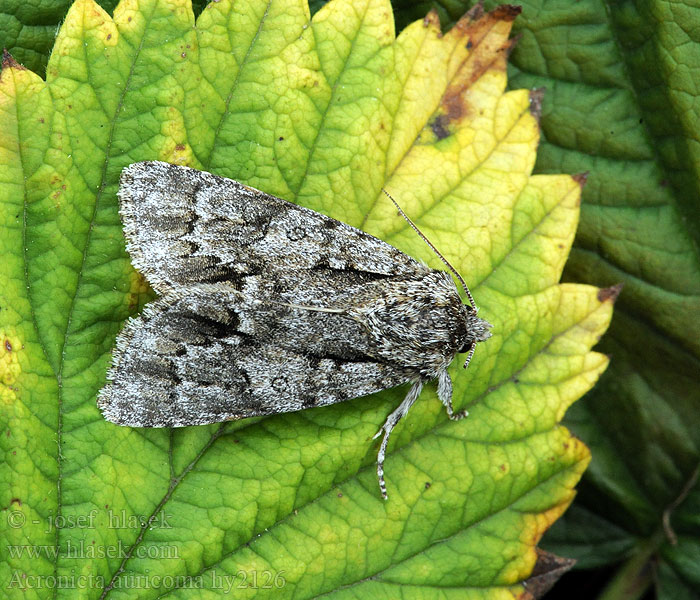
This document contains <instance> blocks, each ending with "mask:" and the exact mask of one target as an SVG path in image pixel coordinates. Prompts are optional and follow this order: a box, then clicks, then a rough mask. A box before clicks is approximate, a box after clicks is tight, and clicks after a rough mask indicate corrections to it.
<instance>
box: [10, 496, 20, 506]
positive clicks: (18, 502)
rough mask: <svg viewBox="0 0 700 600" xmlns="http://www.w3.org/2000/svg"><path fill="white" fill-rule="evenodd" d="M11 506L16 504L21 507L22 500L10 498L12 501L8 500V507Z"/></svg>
mask: <svg viewBox="0 0 700 600" xmlns="http://www.w3.org/2000/svg"><path fill="white" fill-rule="evenodd" d="M13 504H16V505H17V506H22V500H21V499H19V498H12V500H10V506H12V505H13Z"/></svg>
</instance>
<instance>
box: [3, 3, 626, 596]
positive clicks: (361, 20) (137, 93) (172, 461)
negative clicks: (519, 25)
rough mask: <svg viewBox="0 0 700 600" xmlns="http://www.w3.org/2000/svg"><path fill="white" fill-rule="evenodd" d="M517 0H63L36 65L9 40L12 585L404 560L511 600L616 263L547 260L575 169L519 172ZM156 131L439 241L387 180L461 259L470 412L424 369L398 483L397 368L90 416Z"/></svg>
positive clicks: (264, 578) (423, 573)
mask: <svg viewBox="0 0 700 600" xmlns="http://www.w3.org/2000/svg"><path fill="white" fill-rule="evenodd" d="M514 16H515V12H514V11H513V10H512V9H509V8H503V9H501V10H497V11H495V12H493V13H490V14H488V15H483V16H482V15H481V14H480V11H475V12H473V13H472V14H471V18H465V19H464V20H463V21H461V22H460V23H459V24H458V26H456V27H455V28H453V29H452V30H451V31H450V32H448V33H446V34H444V35H443V34H441V33H440V30H439V27H438V25H437V22H436V19H435V18H434V17H432V16H431V17H429V18H428V19H426V20H425V21H422V22H417V23H415V24H413V25H411V26H410V27H408V28H407V29H406V30H405V31H404V32H402V34H401V35H400V36H399V37H398V38H395V37H394V31H393V22H392V13H391V8H390V5H389V4H388V3H387V2H385V1H383V0H365V1H364V2H357V1H353V2H350V1H349V0H345V1H335V2H331V3H329V4H328V5H326V6H325V7H324V8H323V9H321V10H320V11H319V12H318V13H317V14H316V15H315V16H314V18H313V19H310V17H309V12H308V7H307V6H306V4H304V3H302V2H301V1H298V2H295V1H292V0H286V1H278V2H269V3H268V2H262V1H259V2H247V3H243V2H236V3H231V2H228V1H226V0H222V1H221V2H217V3H212V4H210V5H209V6H208V7H207V8H206V9H205V10H204V12H203V13H202V14H201V15H200V17H199V18H198V20H197V23H196V27H193V25H194V17H193V14H192V10H191V7H190V5H189V3H188V2H185V1H184V0H177V1H170V2H167V3H166V2H164V1H161V2H158V1H156V0H140V2H135V1H132V2H122V3H121V4H120V5H119V6H117V7H116V9H115V12H114V18H113V19H112V18H110V17H109V15H107V14H106V13H105V12H104V11H103V10H102V9H100V8H99V7H98V6H97V5H96V4H94V3H93V2H91V1H90V0H78V1H77V2H76V3H75V4H74V5H73V6H72V8H71V10H70V11H69V13H68V15H67V17H66V21H65V23H64V24H63V26H62V28H61V30H60V32H59V35H58V37H57V39H56V45H55V47H54V49H53V51H52V54H51V59H50V61H49V63H48V66H47V79H46V82H43V81H42V80H41V79H40V78H39V77H37V76H36V75H34V74H33V73H31V72H30V71H27V70H24V69H22V68H20V67H19V66H18V65H17V64H16V63H14V61H12V60H11V59H10V58H9V57H6V59H5V63H4V69H3V71H2V75H1V76H0V141H1V143H0V164H2V165H3V169H2V170H0V182H1V185H0V201H1V202H2V206H3V210H2V211H0V218H2V223H1V227H2V235H0V243H1V244H2V252H3V256H4V257H7V259H6V260H4V261H3V263H2V264H1V265H0V340H1V341H3V343H2V345H1V346H0V380H1V381H2V383H3V385H2V387H1V388H0V389H1V390H2V399H3V408H4V410H3V412H2V423H3V433H4V435H2V436H1V437H0V439H1V440H2V444H3V449H4V451H5V458H6V460H5V462H4V464H3V465H2V467H0V479H1V480H2V483H3V485H2V493H3V502H2V505H3V506H4V507H6V513H7V519H6V522H3V523H2V532H3V533H2V535H3V543H4V545H5V546H6V547H7V548H8V552H6V553H3V561H2V563H0V579H1V580H2V581H3V582H4V583H5V589H6V590H7V594H8V595H9V596H10V597H19V596H22V597H27V596H28V595H33V596H35V597H44V596H49V595H58V594H62V595H68V596H70V597H75V596H79V597H102V596H110V597H121V596H124V597H132V596H133V592H132V591H131V590H132V589H138V590H139V597H156V596H161V595H166V594H167V595H172V596H178V597H188V596H192V597H202V596H203V595H204V594H205V592H202V591H201V590H200V589H198V588H199V587H203V588H206V589H208V590H209V592H208V595H210V596H214V595H215V594H223V593H224V592H225V590H226V589H227V588H229V587H230V586H233V587H234V589H236V591H238V592H240V593H241V594H246V595H248V596H253V595H256V596H264V595H272V594H275V595H279V594H281V593H286V595H287V596H291V595H292V594H294V595H295V596H303V597H312V596H318V595H320V594H331V593H332V594H334V595H335V596H337V597H344V596H360V597H377V596H386V597H392V596H395V595H396V590H397V586H401V588H400V589H401V592H400V593H401V594H402V595H403V596H408V597H422V596H425V595H437V594H441V593H449V594H451V593H453V589H454V593H458V594H459V595H460V596H462V595H463V592H462V589H459V588H463V589H464V590H466V593H467V594H468V595H469V597H474V598H477V597H478V598H506V597H515V596H519V595H522V594H523V593H525V592H524V590H525V586H527V585H530V586H532V585H533V583H532V581H529V580H528V577H529V576H530V574H531V572H532V570H533V567H534V566H535V563H536V562H537V561H538V557H540V556H542V555H541V554H538V552H537V551H536V544H537V542H538V540H539V538H540V537H541V535H542V534H543V532H544V531H545V530H546V529H547V528H548V527H549V525H551V523H552V522H553V521H554V520H556V519H557V518H558V517H559V516H560V515H561V514H562V512H563V511H564V510H565V509H566V507H567V506H568V505H569V503H570V502H571V500H572V499H573V486H574V485H575V484H576V482H577V481H578V479H579V477H580V476H581V473H582V471H583V469H584V468H585V466H586V464H587V462H588V451H587V449H586V448H585V446H584V445H583V444H582V443H581V442H579V441H578V440H577V439H576V438H574V437H572V436H571V434H570V433H569V432H568V431H567V430H566V429H565V428H564V427H562V426H560V425H559V422H560V420H561V419H562V417H563V415H564V412H565V411H566V409H567V408H568V406H569V405H570V404H571V403H572V402H574V401H575V400H576V399H577V398H579V397H580V396H581V395H582V394H583V393H585V392H586V391H587V390H588V389H589V388H590V387H591V386H592V385H593V384H594V383H595V381H596V379H597V378H598V376H599V374H600V373H601V372H602V371H603V370H604V368H605V366H606V364H607V359H606V357H604V356H603V355H601V354H597V353H593V352H590V348H591V346H592V345H593V344H595V343H596V342H597V340H598V339H599V337H600V336H601V334H602V333H603V331H604V330H605V328H606V327H607V324H608V321H609V319H610V316H611V308H612V300H613V299H614V296H615V291H614V290H613V291H611V290H602V291H601V290H597V289H596V288H593V287H590V286H582V285H576V284H569V283H567V284H559V283H558V282H559V277H560V274H561V270H562V268H563V265H564V261H565V259H566V255H567V252H568V250H569V248H570V245H571V243H572V241H573V236H574V231H575V228H576V223H577V219H578V206H579V197H580V179H574V178H571V177H569V176H564V175H558V176H552V175H548V176H543V175H538V176H532V175H531V170H532V167H533V164H534V162H535V148H536V146H537V143H538V139H539V131H538V125H537V121H536V119H535V117H534V116H533V115H532V113H531V103H534V105H537V102H538V100H539V98H538V96H537V95H534V96H533V95H531V94H529V93H528V92H527V91H523V90H519V91H512V92H507V93H505V92H504V90H505V86H506V57H507V50H509V49H510V47H511V43H510V42H509V41H508V35H509V32H510V25H511V22H512V20H513V18H514ZM142 159H164V160H169V161H171V162H174V163H181V164H182V163H186V164H190V165H192V166H195V167H199V168H205V169H208V170H211V171H213V172H216V173H218V174H221V175H226V176H230V177H233V178H236V179H238V180H241V181H243V182H245V183H246V184H249V185H253V186H255V187H258V188H260V189H263V190H265V191H267V192H270V193H274V194H277V195H280V196H282V197H285V198H287V199H289V200H292V201H295V202H298V203H300V204H303V205H305V206H308V207H310V208H313V209H316V210H320V211H322V212H325V213H327V214H330V215H332V216H334V217H337V218H340V219H342V220H344V221H346V222H348V223H351V224H353V225H358V226H361V227H363V228H364V229H366V230H367V231H369V232H371V233H373V234H374V235H378V236H379V237H382V238H383V239H386V240H387V241H389V242H390V243H392V244H394V245H396V246H397V247H398V248H400V249H402V250H403V251H406V252H408V253H410V254H411V255H413V256H415V257H417V258H420V259H422V260H425V261H426V262H428V263H429V264H430V265H431V266H435V267H436V268H439V267H440V266H441V264H442V263H441V262H440V260H439V258H438V257H436V256H435V255H433V254H431V253H430V251H429V249H428V248H427V247H426V246H425V245H424V243H423V242H422V240H420V239H419V238H418V237H417V236H416V235H415V233H414V232H413V231H412V230H411V229H410V228H409V227H408V226H407V224H406V223H405V222H404V221H403V220H402V219H400V218H399V217H398V216H397V215H396V211H395V209H394V208H392V206H391V205H390V203H388V202H387V201H386V199H385V198H384V196H383V194H382V192H381V189H382V188H386V189H388V190H389V191H390V192H391V193H392V194H393V195H394V196H395V197H396V198H397V199H399V201H400V202H401V203H402V206H403V207H404V209H405V210H406V212H407V213H408V214H409V215H411V217H412V218H414V219H415V221H416V222H417V223H418V225H419V226H420V227H421V229H422V230H423V231H424V232H425V233H426V234H427V235H428V237H430V238H431V239H432V240H433V242H434V243H435V244H436V245H437V246H438V247H439V248H440V249H441V251H442V252H443V253H444V254H445V256H446V257H447V258H448V259H449V260H450V262H451V263H452V264H454V265H455V267H457V268H458V269H459V270H460V271H461V272H462V273H463V274H464V275H465V277H466V278H467V280H468V281H469V282H470V284H471V285H472V290H473V293H474V295H475V297H476V298H477V300H478V302H479V305H480V306H481V309H482V312H481V314H482V315H483V316H484V317H485V318H486V319H488V320H489V321H490V322H492V323H493V324H494V337H493V338H492V339H491V340H489V341H488V342H487V343H486V344H482V345H481V347H480V348H479V349H478V352H477V354H476V355H475V357H474V359H473V361H472V364H471V366H470V368H469V370H468V371H466V372H465V371H464V370H463V369H462V368H461V365H459V364H455V365H453V369H452V376H453V379H454V382H455V393H454V398H455V405H456V407H459V408H461V407H469V409H470V417H469V418H468V419H464V420H462V421H460V422H451V421H449V420H448V419H447V418H446V415H445V412H444V409H443V408H442V406H441V405H440V402H439V401H438V400H437V398H436V395H435V392H434V388H433V387H429V388H427V389H426V390H425V391H424V392H423V395H422V397H421V401H420V402H419V403H417V404H416V406H414V407H413V409H412V410H411V413H410V414H409V416H408V417H407V418H406V419H405V420H404V421H402V423H401V424H400V425H399V427H397V430H396V432H395V434H394V436H393V439H392V443H391V445H390V448H389V457H388V459H387V462H386V473H387V484H388V489H389V495H390V498H389V501H388V502H386V503H385V502H383V501H382V500H381V498H380V496H379V492H378V487H377V481H376V473H375V461H376V450H377V444H376V442H372V440H371V437H372V435H373V434H374V433H375V432H376V431H377V430H378V428H379V426H380V425H381V424H382V423H383V421H384V419H385V417H386V415H387V413H388V412H390V411H391V410H392V409H393V407H395V406H396V404H397V403H398V402H399V401H400V399H401V398H402V396H403V394H405V391H406V390H405V389H403V388H400V389H394V390H388V391H386V392H384V393H382V394H377V395H375V396H373V397H368V398H362V399H357V400H353V401H351V402H347V403H343V404H339V405H335V406H332V407H327V408H323V409H315V410H307V411H301V412H299V413H293V414H286V415H280V416H275V417H270V418H266V419H256V420H244V421H239V422H235V423H228V424H222V425H217V426H211V427H190V428H185V429H178V430H144V429H132V428H125V427H118V426H115V425H113V424H111V423H108V422H106V421H104V419H103V418H102V416H101V415H100V413H99V411H98V410H97V408H96V405H95V396H96V393H97V391H98V390H99V389H100V387H101V386H102V385H103V384H104V382H105V373H106V369H107V365H108V363H109V355H110V351H111V348H112V346H113V343H114V339H115V337H116V335H117V333H118V331H119V329H120V327H121V325H122V323H123V321H124V320H125V319H126V317H127V316H129V315H133V314H136V313H137V312H138V311H139V310H140V309H141V307H142V306H143V304H144V303H145V302H147V301H148V300H150V299H151V298H152V297H153V295H152V293H151V292H150V291H149V290H148V288H147V285H146V284H145V282H144V280H143V278H142V277H141V276H140V275H139V274H138V273H136V272H134V271H133V269H132V268H131V266H130V263H129V260H128V257H127V255H126V254H125V251H124V240H123V236H122V229H121V224H120V221H119V217H118V213H117V200H116V187H117V180H118V176H119V173H120V171H121V169H122V168H123V167H124V166H126V165H127V164H129V163H131V162H135V161H137V160H142ZM539 564H540V566H541V567H542V566H543V564H544V563H543V562H539ZM547 564H550V563H547ZM551 564H552V565H556V561H552V562H551ZM543 568H544V569H545V570H546V569H547V568H550V567H543ZM557 569H560V566H559V567H555V566H552V567H551V572H552V573H555V572H556V573H558V572H559V571H558V570H557ZM539 577H540V578H542V574H541V573H540V575H539ZM542 581H543V580H542V579H540V580H539V582H540V585H541V582H542ZM238 586H241V588H240V589H238ZM192 589H196V591H191V590H192ZM528 589H530V588H528ZM207 597H208V596H207Z"/></svg>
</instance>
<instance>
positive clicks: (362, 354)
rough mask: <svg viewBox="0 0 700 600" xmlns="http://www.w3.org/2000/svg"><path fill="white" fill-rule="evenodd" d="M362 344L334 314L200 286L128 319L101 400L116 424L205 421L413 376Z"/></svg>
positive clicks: (356, 330)
mask: <svg viewBox="0 0 700 600" xmlns="http://www.w3.org/2000/svg"><path fill="white" fill-rule="evenodd" d="M291 332H294V334H293V335H291V334H290V333H291ZM368 349H369V345H368V342H367V339H366V332H364V331H363V328H362V326H361V325H359V324H358V323H357V322H356V321H353V320H352V319H348V318H347V317H345V316H343V315H341V314H336V313H329V312H318V311H309V310H305V309H296V308H293V307H285V306H279V305H275V304H273V303H270V304H265V303H263V304H261V303H260V302H258V301H252V300H245V299H243V300H242V299H241V297H240V296H239V293H238V292H235V291H231V290H227V289H225V288H224V287H222V286H221V285H220V284H210V285H208V286H199V287H195V288H193V289H192V291H191V293H189V294H187V295H186V296H183V297H182V298H179V299H177V300H174V299H172V297H165V298H161V299H159V300H157V301H155V302H153V303H151V304H149V305H148V306H147V307H146V309H145V310H144V312H143V314H142V315H141V316H139V317H137V318H134V319H131V320H130V321H129V322H128V323H127V325H126V327H125V328H124V331H122V333H121V334H120V336H119V338H118V345H117V349H116V350H115V353H114V357H113V363H112V368H111V370H110V372H109V374H108V380H109V382H108V383H107V385H106V386H105V387H104V388H103V389H102V390H101V392H100V395H99V398H98V405H99V407H100V409H101V410H102V413H103V415H104V416H105V418H106V419H107V420H109V421H112V422H114V423H118V424H120V425H129V426H132V427H178V426H186V425H203V424H207V423H215V422H220V421H224V420H229V419H239V418H243V417H251V416H256V415H269V414H275V413H280V412H287V411H295V410H301V409H304V408H310V407H313V406H324V405H327V404H334V403H337V402H342V401H343V400H346V399H349V398H355V397H358V396H363V395H366V394H370V393H372V392H376V391H379V390H382V389H385V388H388V387H393V386H395V385H398V384H400V383H403V382H405V381H408V380H409V379H410V378H411V374H410V373H408V372H406V371H402V370H401V369H400V368H398V367H397V366H396V365H390V364H386V363H384V362H381V361H378V360H375V359H374V358H372V357H371V356H369V355H368V354H367V350H368Z"/></svg>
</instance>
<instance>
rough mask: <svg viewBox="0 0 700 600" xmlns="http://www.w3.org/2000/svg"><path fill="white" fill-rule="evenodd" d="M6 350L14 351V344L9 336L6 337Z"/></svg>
mask: <svg viewBox="0 0 700 600" xmlns="http://www.w3.org/2000/svg"><path fill="white" fill-rule="evenodd" d="M5 350H7V351H8V352H12V344H11V343H10V340H8V339H7V338H5Z"/></svg>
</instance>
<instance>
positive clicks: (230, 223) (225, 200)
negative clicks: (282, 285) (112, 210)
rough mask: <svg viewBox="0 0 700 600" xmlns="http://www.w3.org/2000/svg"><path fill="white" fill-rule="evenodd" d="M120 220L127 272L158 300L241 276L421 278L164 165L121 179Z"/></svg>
mask: <svg viewBox="0 0 700 600" xmlns="http://www.w3.org/2000/svg"><path fill="white" fill-rule="evenodd" d="M119 198H120V213H121V216H122V220H123V222H124V231H125V234H126V238H127V250H128V251H129V254H130V255H131V258H132V261H133V264H134V266H135V267H136V268H137V269H138V270H139V271H141V272H142V273H143V274H144V275H145V276H146V277H147V279H148V281H149V282H150V283H151V285H152V286H153V288H154V289H155V290H156V291H158V292H161V293H164V292H166V291H168V290H172V289H174V288H177V287H183V286H188V285H191V284H201V283H212V282H216V281H229V282H232V283H234V284H235V282H236V281H237V279H238V278H239V277H240V276H241V275H244V274H247V273H266V274H268V276H270V277H271V278H274V277H275V276H276V274H277V273H280V272H291V271H301V270H309V269H333V270H353V271H361V272H367V273H371V274H376V275H379V276H391V275H410V274H414V273H416V272H422V271H424V270H425V269H426V268H425V267H424V266H423V265H421V264H420V263H418V262H417V261H415V260H414V259H412V258H411V257H409V256H407V255H406V254H404V253H402V252H400V251H399V250H397V249H396V248H394V247H392V246H390V245H389V244H387V243H385V242H383V241H381V240H379V239H377V238H375V237H373V236H371V235H369V234H367V233H364V232H363V231H360V230H358V229H355V228H354V227H351V226H349V225H346V224H344V223H341V222H340V221H336V220H335V219H332V218H330V217H327V216H324V215H322V214H320V213H317V212H314V211H311V210H308V209H305V208H302V207H299V206H296V205H294V204H291V203H289V202H286V201H285V200H281V199H279V198H275V197H274V196H270V195H268V194H265V193H263V192H260V191H258V190H255V189H252V188H249V187H247V186H244V185H241V184H240V183H237V182H235V181H233V180H231V179H226V178H223V177H217V176H216V175H212V174H211V173H206V172H203V171H197V170H195V169H190V168H188V167H180V166H175V165H171V164H168V163H163V162H141V163H135V164H133V165H130V166H129V167H127V168H126V169H124V171H123V172H122V176H121V182H120V187H119Z"/></svg>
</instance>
